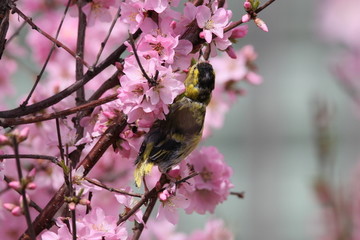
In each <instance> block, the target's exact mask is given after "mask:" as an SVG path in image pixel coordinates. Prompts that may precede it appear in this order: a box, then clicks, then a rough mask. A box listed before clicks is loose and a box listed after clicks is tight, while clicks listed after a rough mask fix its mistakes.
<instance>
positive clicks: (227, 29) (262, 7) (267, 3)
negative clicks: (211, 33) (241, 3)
mask: <svg viewBox="0 0 360 240" xmlns="http://www.w3.org/2000/svg"><path fill="white" fill-rule="evenodd" d="M273 2H275V0H269V1H267V2H266V3H264V4H263V5H262V6H261V7H258V8H257V9H256V10H255V11H253V13H255V14H257V13H259V12H261V11H262V10H264V9H265V8H266V7H268V6H269V5H270V4H271V3H273ZM242 23H243V21H242V20H241V19H240V20H238V21H236V22H233V23H231V24H230V25H229V26H227V27H226V28H225V29H224V32H228V31H230V30H232V29H234V28H236V27H237V26H239V25H241V24H242Z"/></svg>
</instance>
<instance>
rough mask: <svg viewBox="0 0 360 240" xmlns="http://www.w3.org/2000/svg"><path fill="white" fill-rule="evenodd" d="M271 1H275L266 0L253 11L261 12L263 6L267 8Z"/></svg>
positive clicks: (272, 0)
mask: <svg viewBox="0 0 360 240" xmlns="http://www.w3.org/2000/svg"><path fill="white" fill-rule="evenodd" d="M273 2H275V0H269V1H267V2H266V3H264V4H263V5H262V6H261V7H258V8H257V9H256V10H255V13H259V12H261V11H262V10H264V9H265V8H267V7H268V6H269V5H270V4H272V3H273Z"/></svg>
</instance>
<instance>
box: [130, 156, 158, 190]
mask: <svg viewBox="0 0 360 240" xmlns="http://www.w3.org/2000/svg"><path fill="white" fill-rule="evenodd" d="M153 166H154V163H148V162H140V163H139V164H138V165H137V166H136V169H135V172H134V178H135V184H136V186H137V187H140V186H141V182H142V179H143V177H144V176H145V175H147V174H149V173H150V172H151V169H152V168H153Z"/></svg>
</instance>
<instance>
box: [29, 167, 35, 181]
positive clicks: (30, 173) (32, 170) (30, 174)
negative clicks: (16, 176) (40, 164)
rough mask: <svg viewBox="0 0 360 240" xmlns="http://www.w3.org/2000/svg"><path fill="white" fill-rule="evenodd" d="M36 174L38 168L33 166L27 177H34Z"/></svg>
mask: <svg viewBox="0 0 360 240" xmlns="http://www.w3.org/2000/svg"><path fill="white" fill-rule="evenodd" d="M35 174H36V168H33V169H31V170H30V172H29V173H28V174H27V177H28V178H32V179H33V178H34V177H35Z"/></svg>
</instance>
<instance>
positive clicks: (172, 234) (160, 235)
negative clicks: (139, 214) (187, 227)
mask: <svg viewBox="0 0 360 240" xmlns="http://www.w3.org/2000/svg"><path fill="white" fill-rule="evenodd" d="M146 226H147V227H146V228H145V229H144V231H143V234H142V235H141V239H142V240H153V239H157V240H187V236H186V234H185V233H180V232H176V229H175V228H176V225H173V224H171V223H169V222H168V221H166V220H160V219H156V220H155V219H149V221H148V222H147V224H146Z"/></svg>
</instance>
